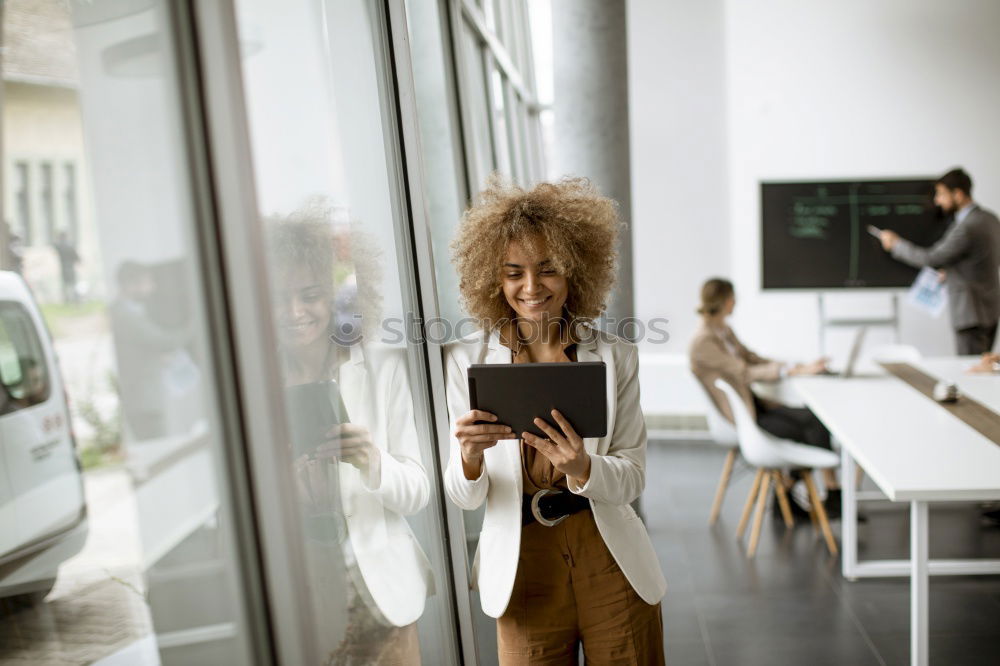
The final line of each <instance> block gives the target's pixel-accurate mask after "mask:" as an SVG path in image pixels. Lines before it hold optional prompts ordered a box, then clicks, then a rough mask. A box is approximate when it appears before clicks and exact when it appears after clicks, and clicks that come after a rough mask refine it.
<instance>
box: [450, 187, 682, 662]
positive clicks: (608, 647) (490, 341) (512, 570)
mask: <svg viewBox="0 0 1000 666" xmlns="http://www.w3.org/2000/svg"><path fill="white" fill-rule="evenodd" d="M621 226H622V225H621V222H620V220H619V219H618V216H617V212H616V206H615V203H614V202H613V201H611V200H610V199H607V198H605V197H602V196H600V194H598V193H597V191H596V190H595V189H594V187H593V186H592V185H591V184H590V183H589V182H588V181H586V180H583V179H567V180H563V181H561V182H559V183H543V184H540V185H537V186H536V187H535V188H533V189H531V190H527V191H526V190H523V189H521V188H518V187H514V186H507V185H504V184H503V183H502V182H501V181H500V180H499V179H497V178H494V179H493V180H492V181H491V183H490V186H489V187H488V188H487V190H486V191H485V192H484V193H483V194H482V195H481V197H480V201H479V203H478V204H476V205H475V206H473V207H472V208H471V209H470V210H469V211H467V212H466V214H465V216H464V217H463V220H462V225H461V228H460V229H459V232H458V238H457V239H456V240H455V242H454V243H453V244H452V247H453V248H454V252H455V254H454V259H455V264H456V266H457V267H458V272H459V279H460V282H459V283H460V286H461V290H462V297H463V300H464V302H465V304H466V307H467V308H468V310H469V313H470V314H471V315H472V316H474V317H476V318H477V320H478V321H479V322H480V326H481V327H482V329H483V335H472V336H469V337H466V338H463V339H461V340H458V341H456V342H454V343H452V344H450V345H449V346H448V347H447V349H446V357H447V359H446V366H447V392H448V409H449V412H450V414H451V418H452V427H453V437H452V443H451V456H450V459H449V462H448V467H447V469H446V470H445V488H446V490H447V492H448V495H449V497H450V498H451V500H452V501H453V502H455V504H457V505H458V506H460V507H461V508H462V509H465V510H473V509H476V508H477V507H479V506H480V505H481V504H483V503H484V502H485V503H486V513H485V516H484V518H483V530H482V533H481V535H480V538H479V556H478V558H477V559H478V563H479V571H478V577H477V582H478V585H479V593H480V599H481V601H482V606H483V611H484V612H485V613H486V614H487V615H490V616H492V617H495V618H497V639H498V641H497V642H498V645H499V659H500V663H501V664H513V663H518V664H520V663H527V660H528V659H529V657H530V660H531V663H541V661H537V662H536V659H539V660H542V661H544V662H545V663H576V656H577V652H578V650H579V648H580V647H581V646H582V647H583V651H584V654H585V656H586V659H587V662H588V663H590V662H594V663H611V662H613V661H614V662H618V661H623V662H627V663H636V664H661V663H663V629H662V623H661V616H660V603H659V602H660V599H661V598H662V597H663V595H664V593H665V591H666V581H665V580H664V578H663V573H662V572H661V571H660V566H659V562H658V561H657V557H656V553H655V552H654V551H653V547H652V544H651V543H650V540H649V535H648V534H647V533H646V528H645V526H644V525H643V523H642V521H641V520H639V519H638V517H637V516H636V513H635V511H633V510H632V508H631V507H630V506H629V504H630V503H631V502H633V501H634V500H635V499H636V498H637V497H639V495H641V494H642V490H643V487H644V485H645V462H646V460H645V459H646V428H645V425H644V422H643V419H642V414H641V412H640V409H639V379H638V362H637V360H636V359H637V354H636V348H635V345H633V344H631V343H629V342H626V341H624V340H621V339H619V338H617V337H615V336H611V335H604V334H597V332H596V330H595V329H594V328H593V326H592V322H593V320H594V319H596V318H597V317H598V316H599V315H600V314H601V313H602V312H603V310H604V307H605V304H606V300H607V297H608V293H609V292H610V289H611V285H612V284H613V282H614V277H615V262H616V251H615V243H616V241H617V235H618V233H619V230H620V229H621ZM575 361H585V362H587V361H589V362H603V363H604V365H605V366H606V370H607V375H608V382H607V386H606V389H605V392H606V396H605V399H606V400H607V405H608V410H607V413H608V427H607V432H608V435H607V436H604V437H601V438H587V439H584V438H582V437H580V436H579V435H578V434H577V432H576V430H574V427H573V424H572V423H570V422H569V421H568V420H567V419H566V418H565V417H564V416H563V413H562V412H560V411H559V408H560V403H559V401H560V400H561V399H565V398H564V397H561V396H559V395H554V396H553V397H552V400H553V404H554V405H555V406H556V407H557V409H553V410H551V412H549V413H546V414H538V415H537V416H538V418H536V419H535V421H534V423H535V425H536V426H537V427H538V428H539V429H540V430H541V431H542V432H544V433H545V434H546V437H545V438H542V437H536V436H534V435H532V434H531V433H527V432H523V433H516V432H513V431H512V430H511V428H509V427H508V426H506V425H504V424H502V423H499V422H498V418H497V416H496V415H495V414H490V413H487V412H484V411H480V410H470V408H469V405H470V401H469V394H468V388H467V387H468V385H467V382H466V371H467V369H468V368H469V366H470V365H471V364H474V363H477V364H478V363H497V364H500V363H526V362H575ZM598 399H599V398H598ZM562 409H563V410H565V407H562ZM519 517H520V520H519V519H518V518H519ZM523 562H531V566H525V567H522V566H520V564H521V563H523Z"/></svg>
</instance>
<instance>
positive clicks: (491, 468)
mask: <svg viewBox="0 0 1000 666" xmlns="http://www.w3.org/2000/svg"><path fill="white" fill-rule="evenodd" d="M585 330H587V331H589V330H590V329H585ZM584 337H585V339H586V340H585V341H584V342H581V343H580V344H578V345H577V360H578V361H604V363H606V364H607V399H608V433H610V435H609V436H605V437H601V438H596V437H592V438H585V439H584V447H585V448H586V450H587V452H588V453H589V454H590V456H591V466H590V479H589V480H588V481H587V483H586V485H584V486H582V487H581V486H577V485H575V484H572V483H571V484H570V486H569V489H570V491H572V492H573V493H576V494H577V495H582V496H584V497H586V498H587V499H589V500H590V507H591V509H592V510H593V512H594V520H595V521H596V523H597V529H598V531H599V532H600V533H601V536H602V537H603V538H604V543H605V544H606V545H607V547H608V550H610V551H611V555H612V556H613V557H614V558H615V561H616V562H617V563H618V566H619V567H621V570H622V572H623V573H624V574H625V578H627V579H628V581H629V583H631V585H632V587H633V588H634V589H635V591H636V593H637V594H638V595H639V596H640V597H642V599H643V600H644V601H646V603H649V604H655V603H657V602H658V601H660V599H662V598H663V595H664V594H665V593H666V590H667V581H666V580H665V579H664V577H663V572H662V570H661V569H660V563H659V560H658V559H657V557H656V552H655V551H654V550H653V544H652V543H651V542H650V540H649V535H648V534H647V533H646V527H645V525H643V524H642V521H641V520H639V517H638V516H637V515H636V513H635V511H633V510H632V507H631V506H629V504H630V503H631V502H632V501H633V500H635V499H636V498H637V497H639V495H641V494H642V490H643V487H644V486H645V483H646V424H645V422H644V421H643V418H642V413H641V411H640V409H639V364H638V359H637V350H636V347H635V345H633V344H631V343H629V342H626V341H624V340H621V339H620V338H617V337H615V336H613V335H609V334H604V333H599V334H593V335H589V334H588V335H586V336H584ZM445 357H446V367H447V383H448V410H449V412H450V415H451V424H452V433H454V429H455V420H456V419H457V418H458V417H459V416H461V415H462V414H464V413H466V412H468V411H469V389H468V380H467V377H466V369H467V368H468V367H469V365H471V364H473V363H511V362H513V359H512V358H511V350H510V349H509V348H507V347H505V346H504V345H503V344H502V343H501V342H500V337H499V335H498V334H497V333H495V332H494V333H493V334H491V335H490V336H488V337H487V336H485V335H484V334H482V333H478V334H475V335H472V336H469V337H466V338H463V339H461V340H457V341H455V342H453V343H450V344H449V345H448V346H447V347H446V348H445ZM483 464H484V468H485V469H484V470H483V473H482V474H481V475H480V477H479V478H478V479H476V480H474V481H470V480H468V479H466V478H465V474H464V473H463V472H462V455H461V450H460V448H459V444H458V440H457V439H456V438H455V436H454V434H452V437H451V455H450V457H449V460H448V466H447V468H446V469H445V475H444V485H445V490H446V492H447V493H448V497H450V498H451V500H452V501H453V502H454V503H455V504H457V505H458V506H459V507H461V508H462V509H465V510H472V509H475V508H477V507H478V506H479V505H481V504H482V503H483V501H484V500H485V501H486V516H485V518H484V520H483V531H482V533H481V534H480V536H479V550H478V551H477V553H476V562H477V565H476V566H474V569H478V572H476V571H474V572H473V577H474V578H475V579H476V582H477V584H478V587H479V595H480V599H481V600H482V606H483V612H485V613H486V614H487V615H489V616H491V617H500V616H501V615H503V613H504V611H505V610H506V609H507V604H508V602H509V601H510V595H511V591H512V590H513V588H514V578H515V576H516V575H517V561H518V555H519V554H520V549H521V495H522V478H521V448H520V441H519V440H517V439H508V440H502V441H500V442H498V443H497V445H496V446H494V447H492V448H490V449H487V450H486V453H485V456H484V462H483Z"/></svg>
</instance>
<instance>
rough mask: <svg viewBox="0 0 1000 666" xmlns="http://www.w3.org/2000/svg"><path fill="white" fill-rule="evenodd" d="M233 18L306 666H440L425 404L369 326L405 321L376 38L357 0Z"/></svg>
mask: <svg viewBox="0 0 1000 666" xmlns="http://www.w3.org/2000/svg"><path fill="white" fill-rule="evenodd" d="M236 7H237V25H238V26H239V31H240V38H241V42H246V41H247V40H250V39H252V41H253V44H254V49H253V50H252V52H247V51H246V50H244V57H243V59H242V69H243V78H244V89H245V94H246V98H247V115H248V119H249V129H250V140H251V149H252V153H253V167H254V173H255V180H256V188H257V202H258V209H259V210H260V211H261V214H262V219H261V220H260V222H259V224H260V225H261V226H262V229H261V231H262V235H263V237H264V238H265V239H266V247H267V260H266V266H264V267H262V269H263V270H265V271H266V273H267V274H268V276H269V278H270V281H271V285H272V291H271V298H272V313H273V321H274V325H275V339H276V340H277V341H278V348H277V349H276V350H275V354H276V355H277V357H278V358H277V361H278V363H277V365H278V366H279V367H280V368H281V370H282V373H283V381H284V384H285V386H283V387H280V391H281V392H280V393H278V395H282V394H283V395H284V396H285V403H286V404H285V406H286V419H287V421H288V425H289V428H288V430H289V432H288V433H287V435H288V436H287V437H286V439H285V441H278V442H275V443H274V445H275V446H278V447H286V452H287V453H288V457H287V459H288V460H289V467H290V469H289V474H290V475H294V482H295V483H294V485H295V487H296V489H297V492H298V499H299V502H298V507H299V510H300V514H301V519H302V521H303V523H302V530H301V531H302V533H303V539H304V544H303V547H304V550H305V552H306V556H307V559H308V560H309V562H310V564H309V567H308V571H306V572H305V573H304V575H305V577H306V578H307V579H308V581H309V589H310V597H311V598H310V599H309V600H308V601H309V603H310V604H311V609H312V611H313V613H312V614H313V625H314V631H313V632H312V633H313V634H314V635H315V636H316V637H317V639H316V640H317V641H318V644H317V645H316V652H317V653H318V654H319V655H320V657H321V659H324V660H328V661H330V662H332V663H336V662H337V660H349V659H354V660H356V661H357V663H385V661H386V660H389V661H391V660H392V659H395V658H397V657H398V658H399V659H401V660H402V663H419V662H420V661H421V660H422V661H423V662H425V663H450V662H452V661H453V659H454V651H455V645H456V644H457V641H456V637H455V627H454V621H453V616H452V615H451V604H450V601H449V599H448V596H447V592H448V586H447V585H442V584H441V581H447V580H448V574H447V568H446V562H447V560H446V558H445V555H444V544H445V540H444V532H443V526H442V524H441V516H440V514H439V512H438V511H437V507H438V506H439V505H438V504H437V503H436V502H435V501H434V497H433V494H434V493H435V492H436V489H435V487H434V485H433V484H432V483H431V481H430V478H431V471H432V469H433V465H434V461H435V455H434V453H433V449H432V444H431V442H430V440H429V438H427V437H426V434H425V432H424V431H418V426H417V424H418V423H419V422H420V419H418V418H417V416H418V413H417V412H416V410H418V409H426V403H425V402H424V401H423V399H422V398H420V397H419V396H420V395H425V394H422V393H419V391H417V390H416V388H415V387H417V385H416V383H415V382H414V378H413V376H412V375H411V372H412V371H413V368H414V367H415V366H414V365H412V364H413V363H414V360H415V358H414V350H413V349H411V348H410V347H409V346H408V344H407V341H403V340H402V339H401V338H400V336H399V335H398V331H400V330H401V328H402V325H401V324H396V325H394V326H392V325H391V324H389V326H390V328H391V329H392V330H393V331H395V332H396V334H394V335H393V334H389V335H385V333H386V328H385V327H384V326H383V322H386V323H389V322H403V321H405V313H406V311H407V309H408V308H413V307H414V306H411V305H407V295H406V292H407V291H408V290H409V288H410V286H411V285H412V284H413V283H414V276H412V275H408V274H407V273H406V271H407V270H408V269H407V267H406V265H405V263H403V262H401V261H400V259H399V257H400V254H399V252H398V248H397V233H398V232H397V225H399V224H403V221H401V220H400V219H399V215H400V207H399V204H398V203H397V202H398V201H399V198H397V197H399V196H400V192H398V191H397V189H396V188H397V184H398V180H396V178H397V176H396V173H395V172H394V171H393V170H394V169H395V168H396V167H397V166H398V162H395V160H397V159H401V158H399V157H398V156H396V155H394V154H393V152H392V145H393V143H392V139H391V137H392V136H393V134H392V133H389V132H385V131H384V129H383V128H384V127H385V123H386V122H387V121H386V120H385V118H386V114H387V113H389V112H388V111H387V110H386V109H390V108H394V106H395V105H394V102H393V100H392V99H391V98H389V97H386V95H391V94H392V93H391V87H389V88H385V87H384V86H386V85H387V84H386V81H387V80H389V79H388V78H387V77H386V72H387V70H386V68H387V67H388V65H387V63H386V62H385V61H384V58H385V57H386V56H385V53H384V52H383V51H382V48H383V46H384V44H383V43H382V42H381V40H382V39H383V38H384V34H385V31H386V30H387V26H386V25H385V24H384V23H382V20H383V19H384V17H382V16H381V15H380V13H379V11H378V10H377V8H376V6H375V5H372V4H371V3H368V2H364V1H362V0H352V1H349V2H344V1H338V2H311V1H305V0H295V1H293V2H286V3H281V5H280V6H279V5H276V4H275V3H273V2H268V1H265V0H239V1H238V2H237V3H236ZM424 390H425V389H424ZM421 418H424V421H425V423H426V421H427V420H428V419H427V418H426V415H422V416H421ZM341 421H349V422H350V423H349V424H346V423H340V422H341ZM418 637H419V638H418Z"/></svg>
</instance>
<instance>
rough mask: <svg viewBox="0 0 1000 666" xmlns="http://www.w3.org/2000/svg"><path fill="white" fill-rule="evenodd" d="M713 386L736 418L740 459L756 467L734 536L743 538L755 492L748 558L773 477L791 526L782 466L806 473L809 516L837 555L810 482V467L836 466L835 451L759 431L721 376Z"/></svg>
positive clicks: (817, 495) (786, 523)
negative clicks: (724, 397) (725, 400)
mask: <svg viewBox="0 0 1000 666" xmlns="http://www.w3.org/2000/svg"><path fill="white" fill-rule="evenodd" d="M715 386H716V387H717V388H719V389H720V390H721V391H722V392H723V393H725V394H726V399H727V400H728V401H729V408H730V410H732V413H733V418H734V419H735V420H736V433H737V435H738V437H739V443H740V453H741V454H742V455H743V458H744V459H745V460H746V461H747V462H748V463H750V464H751V465H753V466H754V467H756V468H757V474H756V475H755V476H754V480H753V484H752V486H751V488H750V494H749V495H748V496H747V501H746V504H745V505H744V506H743V515H742V516H741V517H740V522H739V525H738V526H737V528H736V538H737V539H742V538H743V532H744V530H745V529H746V524H747V520H748V519H749V517H750V511H751V509H752V508H753V505H754V496H755V495H756V503H757V512H756V514H755V515H754V523H753V529H752V530H751V532H750V547H749V549H748V550H747V557H753V556H754V554H755V553H756V552H757V543H758V541H759V539H760V528H761V523H762V522H763V519H764V508H765V506H766V505H767V500H768V498H769V496H770V493H769V490H770V484H771V481H772V479H773V480H774V492H775V494H776V495H777V496H778V502H779V503H780V505H781V513H782V515H783V517H784V519H785V525H786V526H788V527H791V526H792V517H791V509H790V507H789V506H788V497H787V496H786V494H785V487H784V484H783V483H782V477H781V471H780V470H781V469H782V468H785V467H796V468H801V469H803V470H804V471H805V472H804V474H803V475H802V478H803V480H804V481H805V484H806V488H807V490H808V492H809V504H810V515H811V516H812V517H813V520H814V524H816V523H817V522H818V523H819V525H818V529H820V530H822V533H823V538H824V539H826V547H827V548H828V549H829V551H830V554H831V555H836V554H837V543H836V541H834V539H833V532H832V531H831V530H830V521H829V520H828V519H827V516H826V509H824V508H823V502H822V501H821V500H820V498H819V493H818V492H817V491H816V484H815V482H814V481H813V477H812V470H814V469H828V468H832V467H836V466H837V465H838V464H839V463H840V460H839V459H838V457H837V454H835V453H833V452H832V451H827V450H826V449H821V448H819V447H816V446H807V445H805V444H799V443H797V442H792V441H790V440H787V439H778V438H777V437H774V436H773V435H771V434H769V433H767V432H764V431H763V430H761V428H760V426H758V425H757V422H756V421H755V420H754V418H753V416H751V415H750V410H749V409H747V406H746V404H745V403H744V402H743V400H742V399H741V398H740V396H739V394H738V393H737V392H736V389H734V388H733V387H732V386H731V385H730V384H729V382H727V381H725V380H723V379H716V380H715Z"/></svg>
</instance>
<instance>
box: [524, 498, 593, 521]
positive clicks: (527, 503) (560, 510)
mask: <svg viewBox="0 0 1000 666" xmlns="http://www.w3.org/2000/svg"><path fill="white" fill-rule="evenodd" d="M589 508H590V500H588V499H587V498H586V497H582V496H580V495H574V494H573V493H569V492H562V491H559V490H547V489H546V490H539V491H538V492H537V493H535V494H534V495H525V496H524V497H523V498H521V527H525V526H526V525H530V524H531V523H533V522H535V521H538V522H539V523H541V524H542V525H545V526H546V527H553V526H555V525H558V524H559V523H561V522H562V521H563V520H565V519H566V517H567V516H571V515H573V514H574V513H579V512H580V511H585V510H587V509H589Z"/></svg>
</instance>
